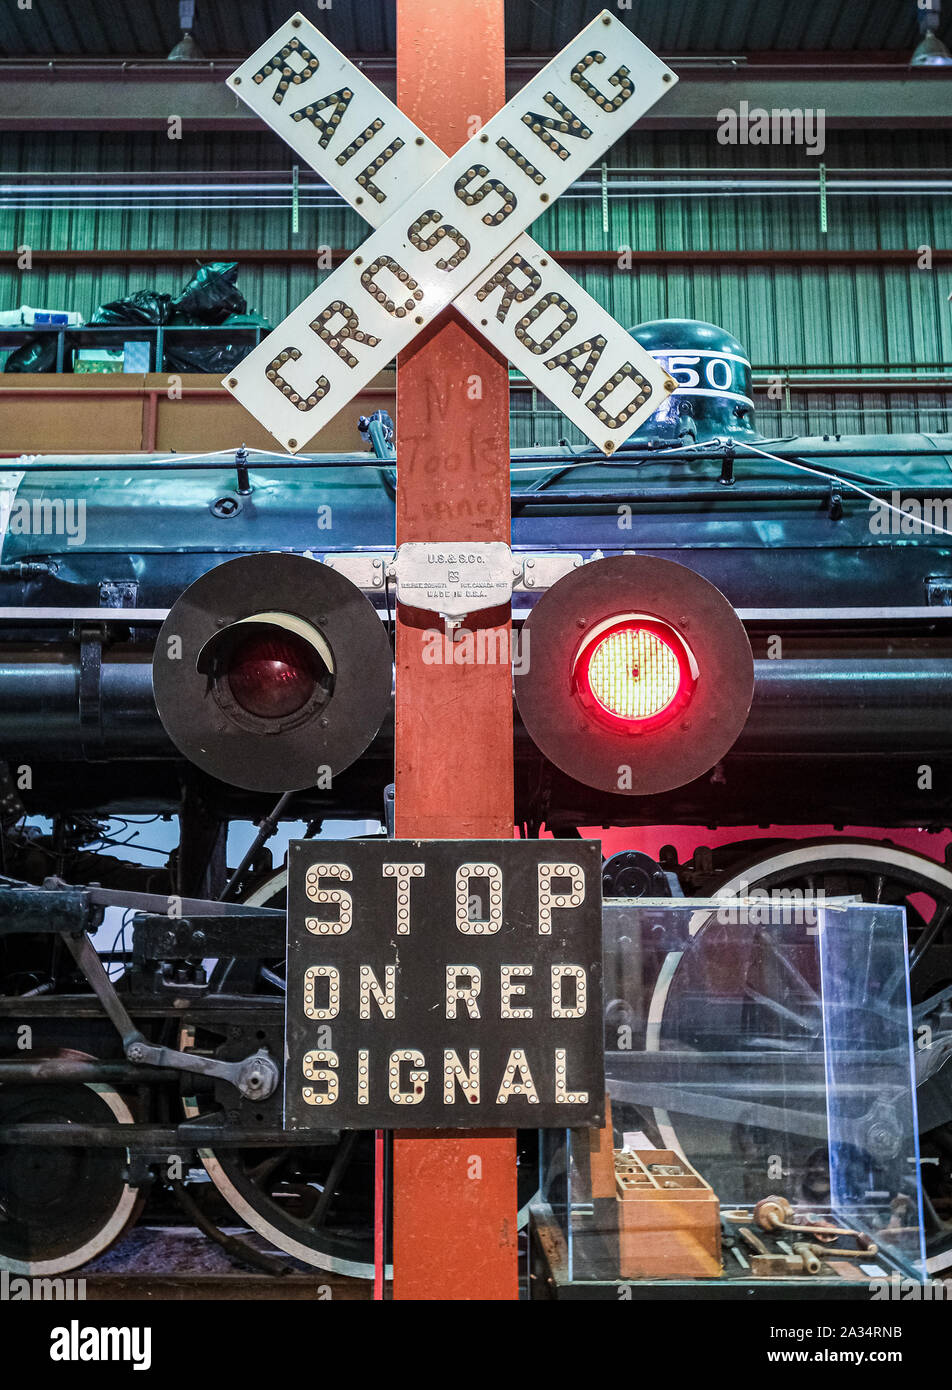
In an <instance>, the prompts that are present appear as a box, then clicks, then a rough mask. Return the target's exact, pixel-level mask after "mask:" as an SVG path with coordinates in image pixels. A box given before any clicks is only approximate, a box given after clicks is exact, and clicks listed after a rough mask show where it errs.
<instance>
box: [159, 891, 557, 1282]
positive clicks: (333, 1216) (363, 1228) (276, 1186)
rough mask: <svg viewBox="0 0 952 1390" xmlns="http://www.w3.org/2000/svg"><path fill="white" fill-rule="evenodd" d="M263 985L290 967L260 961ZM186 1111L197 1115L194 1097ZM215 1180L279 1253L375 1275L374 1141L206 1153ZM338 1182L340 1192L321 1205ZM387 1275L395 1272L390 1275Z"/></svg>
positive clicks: (349, 1139) (523, 1174)
mask: <svg viewBox="0 0 952 1390" xmlns="http://www.w3.org/2000/svg"><path fill="white" fill-rule="evenodd" d="M287 887H288V874H287V869H280V870H277V871H276V872H275V873H273V874H269V876H268V877H267V878H266V879H265V880H264V881H263V882H262V883H260V884H258V885H257V886H256V887H255V888H254V889H253V890H252V891H251V892H250V893H248V894H246V895H245V897H244V898H243V902H245V903H246V904H247V905H248V906H249V907H284V906H285V903H286V900H287ZM262 966H263V967H264V970H266V971H267V973H266V974H262V975H261V977H260V981H259V983H260V984H261V985H262V986H264V988H266V989H267V992H269V993H272V994H273V993H274V991H275V987H276V986H277V987H280V980H281V979H283V971H284V962H283V961H282V962H278V963H274V962H269V963H267V964H266V963H264V962H262ZM186 1113H187V1114H188V1115H189V1116H190V1117H192V1116H194V1115H196V1114H198V1113H199V1106H198V1102H197V1100H196V1099H195V1098H194V1097H191V1098H189V1099H188V1100H187V1101H186ZM521 1139H522V1140H523V1141H524V1142H521V1143H520V1165H519V1205H520V1209H519V1213H518V1222H519V1226H520V1227H522V1226H524V1225H525V1223H526V1221H527V1220H528V1216H529V1203H530V1201H531V1200H532V1198H533V1197H534V1195H535V1191H536V1188H537V1186H538V1172H537V1167H536V1163H535V1154H536V1150H537V1147H538V1146H537V1143H536V1142H535V1131H534V1130H533V1131H531V1132H529V1133H528V1134H526V1135H523V1136H521ZM200 1157H201V1160H202V1163H203V1164H204V1165H205V1170H206V1172H207V1173H208V1176H209V1178H210V1179H211V1181H212V1182H213V1183H214V1185H215V1187H216V1188H217V1189H218V1191H219V1192H220V1193H221V1195H222V1196H223V1197H224V1199H225V1201H226V1202H227V1203H228V1205H229V1206H230V1207H231V1208H232V1210H233V1211H234V1212H235V1213H236V1214H237V1215H238V1216H240V1217H241V1219H242V1221H244V1222H246V1224H247V1225H248V1226H250V1227H251V1229H252V1230H254V1231H257V1232H258V1234H259V1235H261V1236H264V1237H265V1239H267V1240H269V1241H270V1242H271V1243H272V1244H273V1245H274V1246H275V1247H276V1248H277V1249H278V1250H283V1251H284V1252H285V1254H288V1255H291V1256H293V1257H294V1258H295V1259H298V1260H301V1261H302V1262H303V1263H304V1264H308V1265H312V1266H314V1267H315V1268H318V1269H326V1270H329V1271H332V1272H334V1273H337V1274H346V1275H351V1276H352V1277H354V1278H357V1279H372V1278H373V1277H374V1263H373V1260H374V1238H373V1135H372V1134H371V1133H370V1132H367V1133H364V1132H360V1133H354V1132H351V1131H344V1132H342V1133H341V1134H340V1137H339V1139H338V1140H337V1141H336V1142H335V1141H333V1140H330V1139H329V1140H328V1142H327V1143H324V1144H315V1145H314V1146H313V1147H306V1148H305V1147H303V1146H300V1145H294V1146H293V1147H289V1148H288V1149H268V1150H259V1149H232V1148H225V1149H220V1150H214V1149H202V1150H200ZM328 1178H332V1180H333V1185H334V1188H335V1194H334V1195H333V1196H332V1197H331V1199H330V1200H329V1201H328V1202H326V1203H325V1202H323V1201H322V1196H323V1191H324V1186H325V1183H326V1181H327V1179H328ZM387 1275H388V1277H389V1275H390V1271H389V1269H388V1270H387Z"/></svg>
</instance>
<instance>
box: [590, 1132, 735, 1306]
mask: <svg viewBox="0 0 952 1390" xmlns="http://www.w3.org/2000/svg"><path fill="white" fill-rule="evenodd" d="M666 1170H667V1171H666ZM615 1195H616V1199H617V1203H618V1247H619V1273H620V1274H621V1277H622V1278H623V1279H715V1278H717V1277H718V1276H719V1275H720V1274H722V1273H723V1266H722V1264H721V1218H720V1203H719V1202H718V1200H717V1197H716V1195H715V1193H714V1191H713V1190H712V1188H711V1187H710V1186H709V1185H708V1184H707V1183H706V1182H705V1181H704V1179H703V1178H702V1177H701V1175H700V1173H698V1172H697V1171H696V1170H695V1169H694V1168H692V1167H691V1165H690V1164H689V1163H688V1162H687V1160H686V1159H684V1158H682V1157H681V1155H680V1154H677V1153H675V1152H674V1151H673V1150H671V1149H639V1150H638V1151H637V1152H635V1151H633V1150H630V1149H620V1150H615Z"/></svg>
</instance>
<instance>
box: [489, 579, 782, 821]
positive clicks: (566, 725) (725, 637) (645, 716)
mask: <svg viewBox="0 0 952 1390" xmlns="http://www.w3.org/2000/svg"><path fill="white" fill-rule="evenodd" d="M523 641H524V643H525V644H526V650H527V652H528V654H529V660H528V662H527V663H526V664H525V665H524V666H523V667H522V669H521V670H520V669H518V668H517V671H516V675H515V678H514V685H515V695H516V704H517V707H518V710H519V714H520V717H521V719H522V722H523V725H524V726H525V729H526V731H527V733H528V734H529V736H530V738H531V739H532V740H533V742H534V743H535V744H536V746H537V747H538V748H539V750H540V752H542V753H543V754H544V756H545V757H546V758H547V759H548V760H549V761H550V762H551V763H554V764H555V766H556V767H558V768H559V769H561V771H562V772H564V773H566V774H567V775H568V776H569V777H572V778H574V779H575V781H577V782H580V783H581V784H582V785H583V786H588V787H595V788H597V789H599V790H602V791H605V792H611V793H618V794H621V795H626V796H646V795H651V794H653V793H655V792H663V791H670V790H672V789H673V788H675V787H680V786H684V785H685V784H687V783H688V782H691V781H693V780H694V779H695V778H696V777H700V776H702V775H703V774H704V773H705V772H708V771H709V770H710V769H711V768H712V767H714V765H715V764H716V763H717V762H719V761H720V759H721V758H722V757H723V756H724V754H725V753H727V752H728V750H729V749H730V748H731V746H732V745H733V744H734V742H735V741H736V739H737V737H738V735H739V734H740V732H741V730H742V729H743V727H744V724H745V723H746V721H747V715H748V713H749V710H750V703H751V700H752V698H753V691H754V660H753V654H752V652H751V649H750V643H749V641H748V640H747V634H746V632H745V631H744V626H743V624H742V623H741V621H740V619H739V618H738V616H737V614H736V612H735V611H734V609H733V607H732V606H731V604H730V603H729V602H728V600H727V599H726V598H725V597H724V595H723V594H722V593H721V592H720V590H719V589H717V588H715V586H714V585H713V584H711V583H710V582H709V581H708V580H706V579H704V578H703V577H702V576H701V575H699V574H696V573H695V572H694V571H693V570H689V569H688V568H687V567H686V566H684V565H678V564H675V563H674V562H673V561H671V560H662V559H659V558H657V557H655V556H651V555H619V556H614V557H611V558H606V559H601V560H595V561H592V562H591V563H590V564H587V565H582V566H580V567H579V568H578V569H574V570H572V571H571V572H570V573H569V574H567V575H565V576H564V577H563V578H562V579H560V580H559V581H558V583H556V584H554V585H553V586H552V588H551V589H549V590H547V591H546V592H545V593H544V594H543V595H542V597H541V598H540V599H539V601H538V603H537V604H536V605H535V607H534V608H533V609H532V612H531V613H530V614H529V617H528V618H527V619H526V623H525V627H524V629H523Z"/></svg>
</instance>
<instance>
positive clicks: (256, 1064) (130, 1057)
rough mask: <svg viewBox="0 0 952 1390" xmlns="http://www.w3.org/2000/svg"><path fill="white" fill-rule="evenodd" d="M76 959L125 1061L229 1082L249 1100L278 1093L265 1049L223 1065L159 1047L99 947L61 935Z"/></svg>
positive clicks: (74, 935) (277, 1076)
mask: <svg viewBox="0 0 952 1390" xmlns="http://www.w3.org/2000/svg"><path fill="white" fill-rule="evenodd" d="M61 936H62V938H63V941H64V942H65V943H66V946H67V947H68V949H69V951H70V953H71V955H72V956H73V959H74V960H75V961H76V964H77V965H78V966H79V968H80V970H81V971H82V972H83V974H84V975H85V977H86V980H87V981H88V983H89V986H90V988H91V989H92V991H93V993H94V994H95V995H96V998H97V999H98V1000H99V1002H100V1004H102V1006H103V1008H104V1009H105V1011H106V1013H107V1014H108V1015H109V1018H110V1020H111V1021H112V1023H113V1024H114V1025H115V1028H116V1031H117V1032H118V1034H119V1036H120V1038H121V1039H122V1050H123V1052H124V1053H125V1055H126V1060H127V1061H129V1062H131V1063H133V1064H134V1065H136V1066H148V1067H150V1068H151V1067H168V1068H171V1069H172V1070H173V1071H187V1072H195V1073H197V1074H198V1075H200V1076H211V1077H215V1078H216V1079H218V1080H221V1081H227V1082H229V1083H230V1084H231V1085H232V1086H234V1087H236V1088H237V1090H238V1091H240V1092H241V1094H242V1095H243V1096H244V1097H245V1098H246V1099H248V1100H267V1098H268V1096H270V1095H273V1094H274V1092H275V1091H276V1090H277V1087H278V1082H279V1081H280V1072H279V1071H278V1067H277V1063H276V1062H275V1061H274V1058H273V1057H272V1056H271V1054H270V1053H269V1052H268V1051H267V1050H266V1049H265V1048H259V1050H258V1051H257V1052H254V1053H252V1054H251V1056H250V1057H245V1058H244V1059H243V1060H242V1061H240V1062H223V1061H221V1060H220V1059H219V1058H217V1057H200V1056H198V1055H197V1054H195V1053H192V1052H178V1051H176V1050H175V1049H174V1048H171V1047H156V1046H155V1045H154V1044H153V1043H150V1042H148V1041H147V1040H146V1039H145V1038H144V1037H143V1035H142V1034H141V1033H140V1032H139V1030H138V1028H136V1026H135V1024H134V1023H133V1021H132V1019H131V1018H130V1017H129V1014H128V1013H127V1011H126V1007H125V1005H124V1004H123V1002H122V1000H121V999H120V998H119V995H118V994H117V993H116V990H115V987H114V986H113V983H112V981H111V980H110V978H109V976H108V975H107V974H106V971H105V968H104V967H103V963H102V961H101V960H100V959H99V956H98V954H97V952H96V948H95V947H94V946H93V943H92V942H91V941H90V939H89V935H88V933H87V932H82V933H81V934H77V933H73V932H62V933H61Z"/></svg>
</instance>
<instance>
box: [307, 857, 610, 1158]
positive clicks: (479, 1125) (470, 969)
mask: <svg viewBox="0 0 952 1390" xmlns="http://www.w3.org/2000/svg"><path fill="white" fill-rule="evenodd" d="M601 867H602V860H601V848H600V845H599V844H598V843H597V842H596V841H580V840H573V841H557V840H549V841H544V840H542V841H539V840H436V841H434V840H363V841H360V840H344V841H322V840H295V841H292V843H291V847H290V853H289V859H288V963H287V980H288V993H287V1038H286V1057H285V1091H284V1105H285V1125H286V1127H287V1128H289V1129H315V1130H318V1129H462V1128H470V1129H486V1128H494V1127H498V1126H505V1127H507V1128H514V1127H516V1126H526V1125H528V1126H531V1127H532V1128H536V1127H540V1128H548V1127H560V1126H573V1127H578V1126H588V1125H593V1126H598V1125H600V1124H601V1123H602V1120H603V1114H604V1093H605V1075H604V1051H603V1046H604V1044H603V1023H602V982H601V949H602V943H601V935H602V925H601V916H602V899H601Z"/></svg>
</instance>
